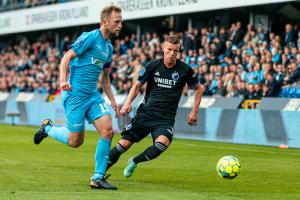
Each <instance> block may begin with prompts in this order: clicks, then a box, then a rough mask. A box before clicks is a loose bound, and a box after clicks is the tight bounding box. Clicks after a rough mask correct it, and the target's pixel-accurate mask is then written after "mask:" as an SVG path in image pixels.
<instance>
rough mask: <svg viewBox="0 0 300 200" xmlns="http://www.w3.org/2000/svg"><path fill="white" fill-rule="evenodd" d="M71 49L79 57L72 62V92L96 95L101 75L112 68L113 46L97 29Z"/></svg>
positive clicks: (86, 33) (70, 81) (86, 34)
mask: <svg viewBox="0 0 300 200" xmlns="http://www.w3.org/2000/svg"><path fill="white" fill-rule="evenodd" d="M71 48H72V49H73V51H74V52H75V53H76V55H77V57H76V58H74V59H72V60H71V62H70V77H69V83H70V84H71V87H72V91H73V92H75V93H79V94H83V95H89V94H92V93H95V92H96V91H97V83H98V79H99V75H100V73H101V72H102V70H103V68H109V67H110V62H111V57H112V51H113V47H112V44H111V43H110V41H109V40H105V39H104V38H103V37H102V34H101V31H100V30H99V29H96V30H93V31H91V32H84V33H82V34H81V35H80V36H79V37H78V38H77V40H76V41H75V42H74V43H73V44H72V45H71Z"/></svg>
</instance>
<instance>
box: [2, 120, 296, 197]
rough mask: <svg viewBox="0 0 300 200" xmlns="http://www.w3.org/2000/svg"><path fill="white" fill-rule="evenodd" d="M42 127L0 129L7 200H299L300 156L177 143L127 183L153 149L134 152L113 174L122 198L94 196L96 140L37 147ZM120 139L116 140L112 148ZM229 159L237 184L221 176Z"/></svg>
mask: <svg viewBox="0 0 300 200" xmlns="http://www.w3.org/2000/svg"><path fill="white" fill-rule="evenodd" d="M35 130H36V128H35V127H23V126H16V127H12V126H10V125H0V199H1V200H2V199H5V200H6V199H22V200H27V199H30V200H36V199H42V200H45V199H51V200H52V199H62V200H67V199H71V200H81V199H93V200H94V199H116V200H118V199H151V200H153V199H159V200H161V199H172V200H174V199H249V200H250V199H251V200H253V199H255V200H257V199H264V200H265V199H272V200H273V199H280V200H283V199H289V200H290V199H300V150H298V149H278V148H274V147H260V146H251V145H236V144H225V143H214V142H201V141H192V140H181V139H175V140H174V141H173V144H172V145H171V147H170V148H169V149H168V150H167V151H166V152H165V153H164V154H162V155H161V156H160V157H159V158H157V159H155V160H153V161H150V162H147V163H141V164H140V165H139V166H138V167H137V169H136V171H135V173H134V174H133V176H132V177H131V178H124V177H123V169H124V167H125V166H126V164H127V160H128V158H130V157H132V156H134V155H137V154H138V153H140V152H142V151H143V150H144V149H145V148H146V147H147V146H149V145H151V139H150V138H146V139H145V140H144V141H142V142H140V143H138V144H135V146H133V147H132V148H131V149H130V150H129V151H128V152H127V153H125V154H124V155H123V156H122V157H121V159H120V161H119V162H118V163H117V164H116V165H115V166H114V167H112V168H111V170H110V173H112V176H111V177H110V179H109V181H110V182H111V183H112V184H114V185H116V186H118V190H117V191H101V190H91V189H89V187H88V183H89V179H90V177H91V175H92V172H93V169H94V152H95V146H96V142H97V138H98V136H97V134H96V133H95V132H87V134H86V138H85V143H84V144H83V146H81V147H80V148H78V149H72V148H69V147H67V146H65V145H63V144H60V143H58V142H56V141H54V140H52V139H51V138H46V139H45V140H44V141H43V142H42V143H41V144H40V145H38V146H37V145H34V144H33V141H32V136H33V133H34V132H35ZM118 139H119V135H116V136H115V138H114V141H113V145H114V144H115V143H116V142H117V140H118ZM224 155H234V156H236V157H238V158H239V160H240V162H241V165H242V168H241V169H242V171H241V174H240V176H239V177H237V178H236V179H234V180H223V179H222V178H220V177H219V176H218V175H217V172H216V163H217V161H218V159H219V158H221V157H222V156H224Z"/></svg>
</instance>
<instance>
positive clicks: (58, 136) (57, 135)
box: [45, 125, 70, 144]
mask: <svg viewBox="0 0 300 200" xmlns="http://www.w3.org/2000/svg"><path fill="white" fill-rule="evenodd" d="M45 131H46V133H47V134H48V135H49V136H50V137H52V138H53V139H55V140H57V141H59V142H62V143H64V144H68V143H69V134H70V131H69V129H67V128H66V127H55V126H49V125H47V126H46V127H45Z"/></svg>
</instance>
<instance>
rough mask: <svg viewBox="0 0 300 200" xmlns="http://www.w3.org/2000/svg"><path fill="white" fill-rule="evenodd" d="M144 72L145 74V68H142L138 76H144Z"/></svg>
mask: <svg viewBox="0 0 300 200" xmlns="http://www.w3.org/2000/svg"><path fill="white" fill-rule="evenodd" d="M145 72H146V68H145V67H143V68H142V69H141V71H140V76H144V74H145Z"/></svg>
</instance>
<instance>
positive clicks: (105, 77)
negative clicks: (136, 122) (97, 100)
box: [100, 68, 120, 117]
mask: <svg viewBox="0 0 300 200" xmlns="http://www.w3.org/2000/svg"><path fill="white" fill-rule="evenodd" d="M100 83H101V86H102V89H103V91H104V92H105V94H106V96H107V97H108V99H109V100H110V102H111V106H112V108H113V109H114V110H115V112H116V115H115V117H119V115H120V110H119V107H118V104H117V102H116V100H115V97H114V95H113V93H112V90H111V85H110V78H109V68H105V69H103V74H102V76H101V77H100Z"/></svg>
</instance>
